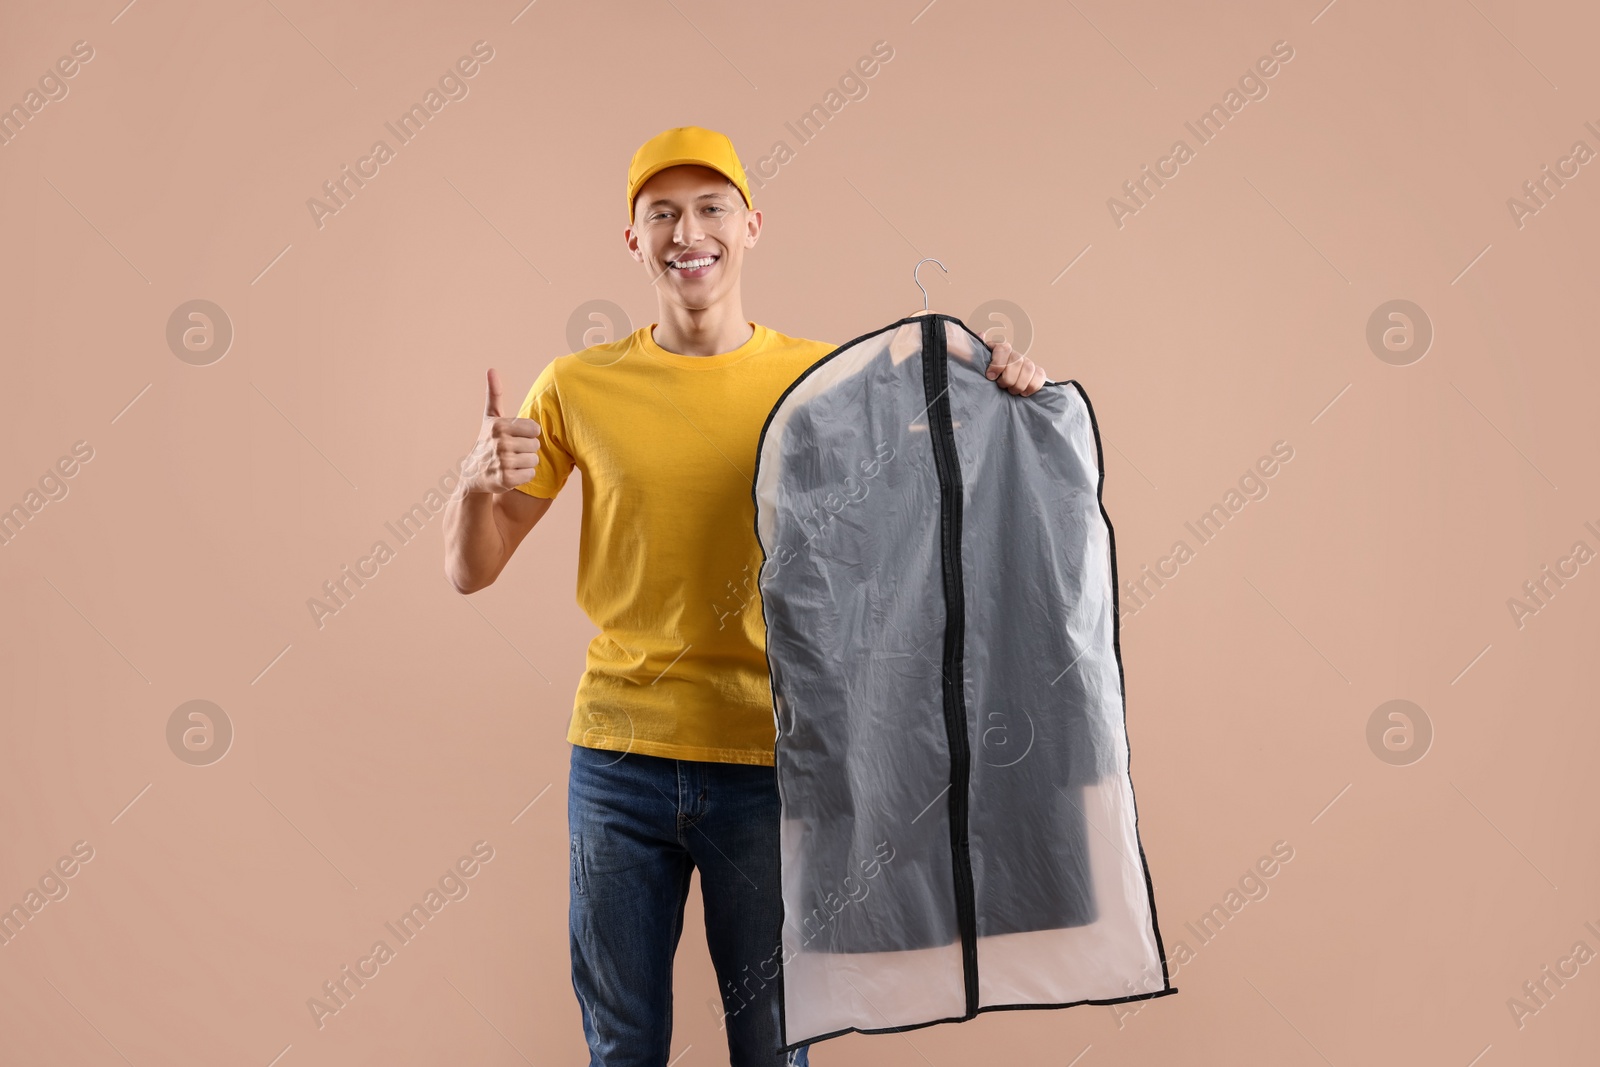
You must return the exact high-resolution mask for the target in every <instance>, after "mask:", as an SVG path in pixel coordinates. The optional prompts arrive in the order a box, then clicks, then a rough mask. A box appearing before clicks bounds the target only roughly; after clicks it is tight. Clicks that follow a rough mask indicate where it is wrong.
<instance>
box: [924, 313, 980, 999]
mask: <svg viewBox="0 0 1600 1067" xmlns="http://www.w3.org/2000/svg"><path fill="white" fill-rule="evenodd" d="M921 359H922V390H923V395H924V396H925V397H927V399H928V406H927V408H926V409H925V410H924V412H923V416H924V418H925V419H926V420H927V423H928V440H929V443H930V444H931V445H932V446H933V467H934V470H935V471H936V472H937V474H938V476H939V555H940V558H941V560H942V563H943V566H942V569H943V572H944V663H943V665H942V667H941V668H940V671H939V674H940V677H941V678H942V679H943V681H944V732H945V739H946V741H947V743H948V746H949V750H950V799H949V801H948V803H947V805H946V806H947V807H948V808H949V811H950V867H951V873H952V875H953V876H954V879H955V894H956V923H957V925H958V926H959V928H960V930H961V970H962V974H963V978H964V982H965V986H966V991H967V1015H968V1016H969V1017H970V1016H973V1015H976V1014H977V1013H978V919H977V904H976V902H975V900H974V898H973V888H972V848H971V844H970V842H969V840H968V827H967V807H968V800H969V796H968V794H969V793H970V792H971V789H970V788H969V786H970V782H971V778H972V749H971V745H970V744H969V743H968V740H967V702H966V671H965V664H964V657H965V653H966V634H967V603H966V594H965V584H966V583H965V580H964V579H963V577H962V574H961V505H962V502H963V496H964V489H963V487H964V484H965V483H963V481H962V479H961V460H960V458H959V457H958V456H957V455H956V434H955V427H954V426H953V425H952V422H951V418H950V356H949V354H948V353H947V352H946V350H945V339H944V323H942V322H940V321H939V320H938V319H934V318H926V319H923V320H922V352H921Z"/></svg>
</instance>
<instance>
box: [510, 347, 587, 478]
mask: <svg viewBox="0 0 1600 1067" xmlns="http://www.w3.org/2000/svg"><path fill="white" fill-rule="evenodd" d="M517 418H519V419H537V420H538V421H539V466H538V467H537V468H536V469H535V470H534V472H533V477H532V478H531V479H530V480H529V481H527V482H526V483H524V484H522V485H519V486H517V488H518V489H520V490H522V491H523V492H524V493H527V494H528V495H529V496H537V497H543V498H545V499H552V498H554V497H555V495H556V494H557V493H559V492H560V491H561V487H562V486H563V485H566V484H567V477H568V475H570V474H571V473H572V468H573V466H574V465H575V464H576V460H575V459H574V458H573V455H572V448H571V444H570V442H569V440H568V437H567V424H566V418H565V416H564V415H563V413H562V411H561V391H560V389H558V388H557V386H556V365H555V363H553V362H552V363H550V364H548V365H546V366H545V368H544V370H542V371H540V372H539V377H537V378H535V379H534V382H533V388H531V389H529V390H528V395H527V398H526V399H524V400H523V401H522V407H520V408H518V409H517Z"/></svg>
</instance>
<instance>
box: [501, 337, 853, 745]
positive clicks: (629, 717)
mask: <svg viewBox="0 0 1600 1067" xmlns="http://www.w3.org/2000/svg"><path fill="white" fill-rule="evenodd" d="M655 325H656V324H655V323H651V324H650V325H649V326H644V327H641V328H639V329H637V330H635V331H633V333H631V334H629V335H628V336H627V337H624V338H621V339H619V340H617V341H614V342H611V343H609V344H602V345H595V346H593V347H590V348H586V349H584V350H583V351H582V352H575V353H573V354H571V355H567V356H561V357H559V358H557V359H555V360H554V361H552V362H551V363H550V364H549V365H548V366H546V367H545V368H544V370H543V371H542V372H541V373H540V374H539V377H538V378H537V379H536V380H535V381H534V383H533V388H532V389H530V390H529V391H528V396H527V398H526V399H525V400H524V401H523V402H522V407H521V409H520V410H519V411H518V415H519V416H520V417H522V418H536V419H538V420H539V424H540V428H541V431H542V433H541V437H540V444H539V466H538V469H537V471H536V473H535V474H534V477H533V479H532V480H531V481H529V482H528V483H527V484H526V485H523V486H520V487H519V488H520V489H521V490H522V491H523V492H525V493H528V494H529V495H531V496H537V497H546V498H549V497H554V496H555V495H556V494H557V493H558V492H559V491H560V490H561V487H562V486H563V485H564V484H565V483H566V480H567V477H568V476H569V475H570V474H571V473H572V470H573V468H577V469H578V470H580V471H582V472H583V475H584V482H585V485H584V491H583V523H582V530H581V533H580V538H579V546H578V590H577V595H578V604H579V606H580V607H582V608H583V610H584V611H585V612H586V613H587V614H588V616H589V619H590V621H591V622H593V623H594V624H595V626H597V627H599V629H600V633H599V634H598V635H597V636H596V637H595V638H594V640H593V641H591V642H590V643H589V652H588V657H587V660H588V661H587V665H586V669H585V670H584V673H583V678H582V680H581V681H580V682H579V683H578V691H577V695H576V698H575V699H574V702H573V713H572V722H571V725H570V726H569V727H568V729H567V740H568V741H570V742H572V743H573V744H576V745H584V746H586V747H589V748H601V749H612V750H621V751H630V752H642V753H644V754H646V755H651V756H667V757H671V758H675V759H691V760H706V761H711V762H717V763H748V764H758V765H768V766H770V765H771V764H772V762H773V744H774V742H775V740H776V737H777V730H776V725H775V723H774V719H773V712H772V688H771V683H770V681H769V677H768V673H767V657H766V626H765V624H764V622H763V619H762V616H761V600H760V594H759V591H758V589H757V584H756V575H757V573H758V572H759V570H760V568H761V548H760V545H759V544H758V543H757V541H756V535H755V505H754V502H753V501H752V499H751V485H752V482H753V481H754V478H755V460H756V443H757V439H758V438H759V437H760V435H761V427H762V426H763V425H764V424H765V422H766V418H767V414H768V412H770V411H771V410H772V407H773V405H774V404H776V403H777V401H778V397H779V396H780V395H781V394H782V393H783V391H784V390H785V389H786V388H788V387H789V385H790V384H791V383H793V381H794V380H795V379H796V378H797V377H799V375H800V374H801V372H803V371H804V370H805V369H806V368H808V367H810V366H811V365H812V364H813V363H815V362H816V361H817V360H819V359H821V358H822V357H823V356H825V355H827V354H828V353H829V352H832V351H833V350H834V348H836V347H837V346H835V345H829V344H825V343H823V342H821V341H808V340H805V339H804V338H798V337H788V336H786V335H784V334H781V333H778V332H777V331H775V330H769V329H768V328H766V327H765V326H761V325H759V324H757V323H754V322H752V323H751V324H750V325H751V326H752V327H753V328H754V331H755V332H754V333H753V334H752V335H751V337H750V340H749V341H747V342H745V343H744V344H743V345H740V346H739V347H738V348H736V349H734V350H733V351H731V352H724V353H721V354H719V355H714V356H684V355H679V354H677V353H674V352H668V351H666V350H665V349H663V348H662V347H661V346H660V345H658V344H656V342H655V338H654V337H653V336H652V333H651V331H652V329H653V328H654V327H655Z"/></svg>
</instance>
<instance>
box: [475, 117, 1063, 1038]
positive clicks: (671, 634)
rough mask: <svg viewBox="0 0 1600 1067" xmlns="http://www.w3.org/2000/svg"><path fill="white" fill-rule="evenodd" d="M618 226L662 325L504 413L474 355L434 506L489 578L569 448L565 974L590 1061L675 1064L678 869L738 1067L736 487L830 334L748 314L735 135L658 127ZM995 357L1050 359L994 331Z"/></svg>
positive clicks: (742, 839)
mask: <svg viewBox="0 0 1600 1067" xmlns="http://www.w3.org/2000/svg"><path fill="white" fill-rule="evenodd" d="M628 219H629V225H628V227H627V228H626V229H625V230H624V231H623V239H624V241H625V242H626V244H627V247H628V252H629V254H630V255H632V256H633V258H634V260H635V261H636V262H638V263H640V264H642V265H643V266H644V267H645V269H646V271H647V272H648V274H649V277H650V280H651V284H652V285H653V286H654V287H655V291H656V299H657V306H658V308H659V315H660V321H659V322H652V323H651V324H650V325H649V326H646V327H641V328H640V329H638V330H635V331H633V333H632V334H630V335H628V336H627V337H624V338H620V339H618V340H617V341H614V342H611V343H608V344H601V345H595V346H593V347H591V348H587V349H585V350H583V351H582V352H577V353H574V354H571V355H566V356H562V357H560V358H558V359H556V360H554V361H553V362H551V363H550V364H549V365H547V366H546V367H545V368H544V370H543V371H542V372H541V373H540V374H539V376H538V378H537V380H535V382H534V383H533V387H532V388H531V389H530V390H529V392H528V394H527V397H526V399H525V400H524V401H523V402H522V405H521V407H520V409H519V410H518V412H517V414H516V415H515V416H514V417H512V416H509V415H508V414H507V412H506V409H505V407H504V405H503V400H502V395H501V386H500V380H499V377H498V376H497V375H496V373H495V371H494V370H493V369H492V368H491V369H490V370H489V372H488V403H487V406H486V408H485V411H484V418H483V423H482V427H481V429H480V431H479V435H478V442H477V444H476V446H475V447H474V450H473V453H472V458H471V459H470V460H469V462H468V464H467V468H466V470H465V471H464V472H463V476H462V480H461V483H460V486H459V488H458V489H457V492H456V494H455V495H454V497H453V498H452V499H451V501H450V503H449V506H448V508H447V510H446V513H445V553H446V555H445V572H446V574H447V575H448V576H449V578H450V581H451V583H452V584H453V585H454V586H455V588H456V589H457V590H459V591H460V592H462V593H472V592H475V591H477V590H479V589H482V588H484V587H485V586H487V585H489V584H490V583H492V582H493V581H494V580H495V579H496V578H497V577H498V576H499V574H500V572H501V570H502V569H503V568H504V567H505V565H506V563H507V561H508V560H510V558H511V554H512V553H513V552H514V551H516V548H517V545H518V544H520V543H521V542H522V539H523V538H524V537H526V536H527V534H528V531H529V530H531V529H532V528H533V526H534V524H536V523H537V522H538V521H539V520H540V518H542V517H543V516H544V514H545V512H546V511H548V510H549V508H550V505H551V503H552V501H553V500H554V499H555V496H556V494H557V493H558V492H559V491H560V489H561V487H562V485H564V484H565V482H566V480H567V478H568V476H569V475H570V474H571V472H572V471H573V469H575V468H576V469H579V470H581V471H582V472H583V475H584V478H583V480H584V483H585V484H584V492H583V525H582V542H581V544H580V546H579V558H578V592H577V595H578V601H579V603H580V605H581V606H582V607H583V608H584V610H585V611H586V612H587V613H588V615H589V618H590V619H591V620H592V621H593V622H594V624H595V626H597V627H598V628H599V630H600V633H599V635H598V636H596V637H595V638H594V640H593V641H592V642H591V643H590V646H589V651H588V659H587V665H586V669H585V671H584V674H583V678H582V680H581V681H580V683H579V686H578V691H577V696H576V699H575V702H574V708H573V716H572V720H571V724H570V726H569V728H568V731H567V740H568V741H569V742H570V743H571V744H572V754H571V773H570V779H569V785H568V820H569V830H570V834H571V854H570V867H571V870H570V878H569V891H570V893H571V907H570V913H569V915H570V931H571V936H570V941H571V950H572V983H573V988H574V989H575V990H576V992H577V994H578V1000H579V1004H580V1006H581V1008H582V1015H583V1029H584V1035H585V1037H586V1039H587V1041H588V1045H589V1049H590V1064H591V1065H592V1067H600V1065H604V1067H620V1065H629V1067H632V1065H636V1064H637V1065H651V1067H663V1065H665V1064H666V1063H667V1062H668V1059H669V1049H670V1040H671V1033H672V962H673V956H674V953H675V951H676V948H677V944H678V938H679V935H680V934H681V933H682V929H683V909H684V904H685V901H686V900H687V897H688V892H689V880H690V875H691V873H692V871H693V870H694V869H696V868H698V869H699V871H700V889H701V896H702V901H703V903H704V909H705V918H706V943H707V947H708V948H709V950H710V954H711V960H712V963H713V965H714V966H715V968H716V971H717V978H718V983H719V986H720V987H721V992H722V1002H723V1009H724V1017H723V1021H724V1025H725V1026H726V1028H727V1031H728V1052H729V1057H730V1061H731V1063H732V1065H733V1067H746V1065H757V1064H759V1065H762V1067H767V1065H771V1064H780V1063H787V1064H805V1063H807V1054H806V1053H807V1050H806V1049H804V1048H802V1049H799V1050H796V1051H794V1052H791V1053H789V1054H788V1055H787V1056H785V1055H784V1054H782V1053H780V1052H778V1047H779V1044H780V1042H779V1033H780V1030H779V1026H778V1010H779V1009H778V999H777V985H776V982H775V978H776V976H777V967H778V964H779V962H780V960H779V954H780V952H781V933H782V924H783V902H782V896H781V892H780V886H779V847H778V822H779V804H778V794H777V787H776V780H775V774H774V770H773V746H774V742H775V739H776V735H775V725H774V720H773V712H772V699H771V688H770V682H769V678H768V674H767V663H766V653H765V643H764V626H763V621H762V616H761V608H760V601H759V596H758V594H757V589H756V582H755V577H756V574H757V572H758V571H759V570H760V567H761V550H760V546H759V545H758V543H757V542H756V539H755V532H754V525H755V516H754V505H753V503H752V501H751V492H750V490H751V482H752V479H753V478H754V474H755V469H754V468H755V458H756V443H757V439H758V437H759V436H760V432H761V427H762V424H763V423H764V421H765V419H766V417H767V413H768V412H769V411H771V409H772V407H773V405H774V404H775V403H776V402H777V400H778V397H779V395H780V394H781V393H782V392H783V391H784V389H785V388H787V387H788V386H789V384H790V383H792V382H793V381H794V380H795V378H796V377H798V376H799V375H800V374H801V372H803V371H804V370H805V369H806V368H808V367H810V366H811V365H812V364H813V363H815V362H816V361H817V360H819V359H821V358H822V357H823V356H825V355H827V354H828V353H829V352H831V351H833V349H834V348H835V347H836V346H834V345H829V344H825V343H823V342H821V341H809V340H805V339H803V338H797V337H790V336H786V335H784V334H780V333H778V332H777V331H775V330H771V329H768V328H767V327H765V326H762V325H759V324H757V323H755V322H753V321H750V320H747V319H746V318H745V317H744V307H743V303H742V301H741V298H740V288H739V284H740V273H741V270H742V268H743V266H744V257H745V253H746V252H748V251H749V250H750V249H752V248H754V247H755V245H756V241H757V240H758V239H759V238H760V236H761V222H762V216H761V212H760V211H757V210H755V208H754V207H753V205H752V203H751V198H750V189H749V185H748V183H747V181H746V179H745V174H744V169H743V168H742V166H741V165H740V163H739V158H738V156H737V154H736V153H735V152H734V149H733V145H732V143H731V142H729V140H728V139H727V138H726V137H724V136H723V135H722V134H720V133H716V132H714V131H711V130H706V129H702V128H700V127H697V126H686V127H676V128H674V129H669V130H666V131H664V132H663V133H661V134H659V135H657V136H656V137H654V138H652V139H651V140H649V141H647V142H645V144H644V145H643V146H641V147H640V149H639V151H638V152H637V153H635V155H634V158H633V162H632V165H631V166H630V168H629V172H628ZM992 347H993V354H992V357H991V367H990V371H989V374H990V377H991V378H993V379H994V380H995V381H996V382H997V385H998V386H999V387H1000V388H1004V389H1007V390H1008V391H1010V392H1011V393H1013V394H1016V395H1019V396H1028V395H1031V394H1032V393H1034V392H1036V391H1037V390H1038V389H1039V388H1040V386H1042V385H1043V384H1044V381H1045V374H1044V371H1043V369H1042V368H1040V367H1038V366H1037V365H1036V364H1034V362H1033V361H1032V360H1029V359H1026V358H1023V357H1021V356H1019V355H1017V354H1016V353H1015V352H1014V351H1013V350H1012V349H1011V346H1010V345H1009V344H1006V343H1005V342H1001V343H999V344H997V345H994V346H992Z"/></svg>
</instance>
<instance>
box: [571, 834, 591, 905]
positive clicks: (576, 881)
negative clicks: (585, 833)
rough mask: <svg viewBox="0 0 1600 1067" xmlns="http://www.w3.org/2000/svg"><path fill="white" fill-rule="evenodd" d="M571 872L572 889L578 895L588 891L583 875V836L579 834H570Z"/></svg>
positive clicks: (586, 880) (586, 881)
mask: <svg viewBox="0 0 1600 1067" xmlns="http://www.w3.org/2000/svg"><path fill="white" fill-rule="evenodd" d="M568 865H569V867H570V868H571V874H572V891H573V892H574V893H577V894H578V895H580V896H583V895H585V894H587V893H588V891H589V886H588V879H587V878H585V877H584V873H585V872H584V869H583V837H582V835H580V834H573V835H572V854H571V857H570V859H569V864H568Z"/></svg>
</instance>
